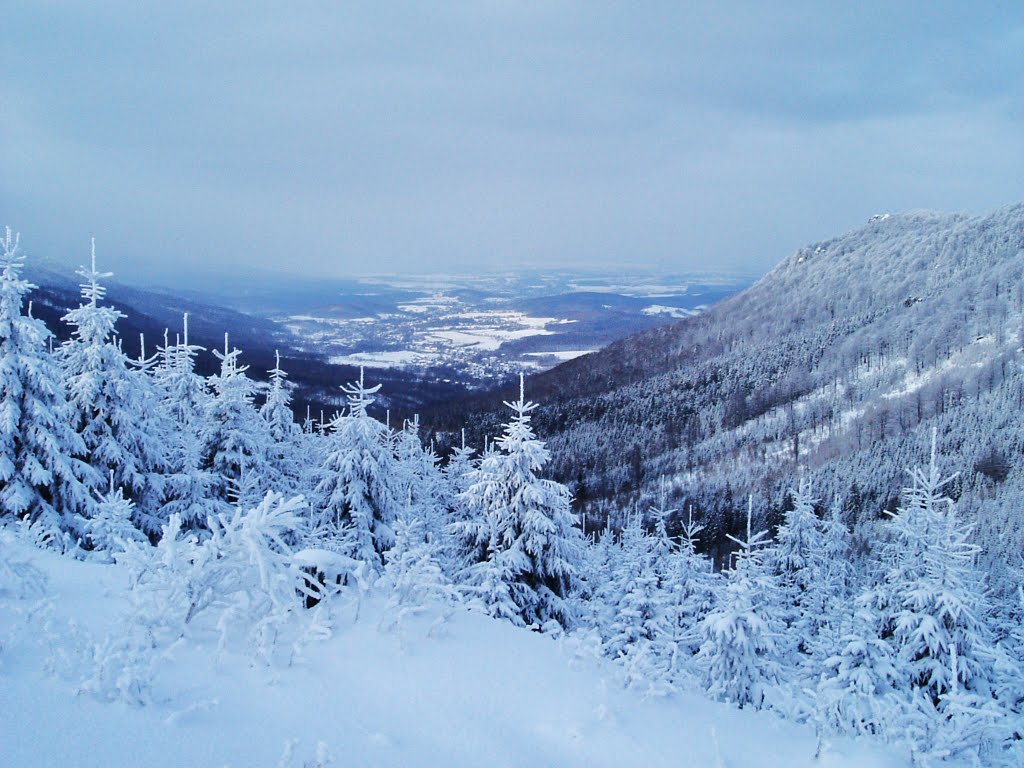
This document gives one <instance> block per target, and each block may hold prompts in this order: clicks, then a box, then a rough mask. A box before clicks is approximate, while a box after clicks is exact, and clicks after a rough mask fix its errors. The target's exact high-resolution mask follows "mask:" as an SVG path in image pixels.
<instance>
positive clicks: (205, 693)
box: [0, 539, 908, 768]
mask: <svg viewBox="0 0 1024 768" xmlns="http://www.w3.org/2000/svg"><path fill="white" fill-rule="evenodd" d="M0 546H2V547H3V548H4V549H3V552H2V553H0V556H2V557H4V558H5V561H6V562H8V563H10V562H14V561H20V560H26V559H27V560H31V562H32V563H33V564H34V565H35V567H36V568H38V569H39V570H40V571H41V572H42V573H43V574H44V575H45V578H46V581H47V584H48V586H47V593H48V598H47V600H46V601H40V599H39V598H38V597H29V598H15V597H13V596H12V595H10V594H4V593H3V592H2V591H0V642H2V645H0V707H2V709H3V712H4V717H3V720H2V724H0V755H2V760H0V762H2V764H3V766H5V768H29V767H31V768H36V767H37V766H97V768H98V767H99V766H103V768H116V767H117V766H149V767H151V768H159V767H161V766H167V767H168V768H171V767H172V766H173V767H175V768H177V767H179V766H195V767H198V766H211V767H218V768H219V767H220V766H235V767H236V768H243V767H244V768H257V767H259V766H268V768H270V767H272V766H304V765H317V764H318V763H317V758H318V755H319V758H321V762H322V763H324V764H332V765H337V766H368V767H369V766H374V767H378V766H581V767H583V766H588V767H589V766H609V767H611V766H615V767H616V768H618V767H620V766H673V767H674V768H680V767H686V766H694V767H695V768H697V767H700V768H704V767H705V766H708V767H709V768H754V766H758V767H761V766H763V767H765V768H770V767H771V766H778V767H779V768H799V766H831V767H834V768H843V767H846V766H849V767H850V768H853V767H854V766H856V767H857V768H871V767H872V766H879V767H881V766H892V767H894V768H895V767H896V766H904V765H907V764H908V763H907V761H905V760H904V759H903V757H902V756H901V755H900V754H898V753H895V752H894V751H893V750H892V748H885V747H882V746H880V745H877V744H873V743H870V742H851V741H847V740H834V741H832V742H830V743H829V744H827V745H826V746H825V748H824V750H823V752H822V755H821V756H820V758H818V759H815V751H816V749H817V740H816V738H815V734H814V732H813V731H812V730H811V729H810V728H808V727H805V726H799V725H794V724H792V723H787V722H784V721H782V720H780V719H778V718H777V717H776V716H774V715H772V714H770V713H767V712H753V711H741V710H737V709H735V708H733V707H730V706H728V705H725V704H719V703H715V702H711V701H709V700H707V699H705V698H703V697H700V696H697V695H676V696H671V697H651V698H645V697H644V696H643V695H642V694H641V693H639V692H635V691H631V690H625V689H624V688H623V686H622V684H621V682H620V678H619V668H618V667H617V666H615V665H613V664H612V663H611V662H609V661H607V660H602V659H597V658H594V657H593V656H592V655H590V654H589V653H587V652H585V651H584V650H583V646H582V645H581V644H580V643H577V642H575V641H573V640H572V639H562V640H556V639H552V638H551V637H549V636H543V635H538V634H536V633H532V632H529V631H527V630H523V629H518V628H516V627H513V626H512V625H510V624H508V623H505V622H500V621H496V620H493V619H489V618H487V617H485V616H482V615H479V614H475V613H470V612H468V611H466V610H464V609H459V610H457V611H456V612H455V613H454V614H453V615H451V617H450V618H449V619H448V620H447V621H446V622H445V623H443V624H442V625H440V626H438V625H436V623H435V620H436V618H437V614H436V613H435V614H433V615H425V616H419V617H416V618H415V619H413V620H411V621H409V622H407V623H406V624H405V625H404V627H403V628H402V629H401V630H391V629H382V628H381V617H382V611H383V607H384V601H383V599H382V598H380V597H374V596H373V594H372V593H371V594H370V595H369V596H367V597H364V598H363V599H362V600H361V601H357V600H356V599H355V596H354V595H352V596H346V595H340V596H337V597H336V598H335V599H334V602H333V603H330V604H324V605H323V607H322V614H323V615H322V618H321V624H322V627H321V630H320V631H321V632H322V634H325V635H326V634H328V633H329V637H325V638H321V639H316V640H315V641H311V642H307V643H306V644H305V645H304V646H303V647H302V649H301V653H300V654H298V655H297V656H296V657H295V658H294V659H293V660H292V663H291V664H290V665H289V664H284V663H275V664H272V665H269V666H268V665H267V664H265V663H263V662H262V661H261V662H257V661H255V660H254V658H253V657H252V656H251V655H250V654H249V653H246V652H243V651H240V650H238V649H230V648H229V649H221V650H218V643H217V639H216V632H215V631H214V628H213V627H210V626H202V625H200V626H197V627H195V628H194V629H193V630H192V631H191V632H190V633H189V634H188V635H186V637H185V638H184V639H182V640H181V641H179V642H178V643H177V644H176V645H175V646H173V647H172V648H171V649H170V650H169V651H168V653H167V656H166V658H165V659H164V660H163V661H161V663H160V664H159V667H158V673H157V675H156V677H155V679H154V683H153V687H152V694H151V699H150V700H149V701H148V702H147V703H145V704H142V705H134V704H128V703H125V702H124V701H119V700H115V701H106V700H102V699H100V698H97V696H96V695H95V694H93V693H88V692H76V689H78V688H79V687H81V682H80V679H79V676H80V675H82V674H83V673H84V670H83V669H81V668H79V667H78V663H77V662H74V659H75V654H76V653H77V651H75V650H74V649H73V646H74V645H75V644H76V642H78V641H80V640H81V638H82V637H86V636H88V637H89V638H92V639H100V638H103V637H104V636H106V635H107V634H110V633H116V632H117V631H118V627H119V626H120V623H119V622H120V621H121V618H120V617H121V616H122V615H123V614H124V612H125V610H126V608H127V601H126V586H127V574H126V570H125V569H124V568H123V567H121V566H116V565H100V564H95V563H84V562H79V561H75V560H72V559H70V558H65V557H62V556H60V555H58V554H55V553H52V552H44V551H35V550H32V549H30V548H28V547H26V546H25V545H23V544H21V543H17V544H15V543H12V541H11V540H10V539H5V540H3V541H0ZM359 603H361V605H360V604H359ZM46 605H49V606H50V607H49V608H47V607H46ZM307 613H309V612H307ZM357 614H358V615H357ZM324 627H326V628H327V629H324ZM87 687H88V686H87ZM325 758H327V759H331V762H327V761H326V760H325Z"/></svg>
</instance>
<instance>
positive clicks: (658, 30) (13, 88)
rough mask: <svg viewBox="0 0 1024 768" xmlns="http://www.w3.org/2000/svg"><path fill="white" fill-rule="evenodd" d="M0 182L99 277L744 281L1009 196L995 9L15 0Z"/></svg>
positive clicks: (1005, 79) (1016, 133) (1008, 77)
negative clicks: (894, 223)
mask: <svg viewBox="0 0 1024 768" xmlns="http://www.w3.org/2000/svg"><path fill="white" fill-rule="evenodd" d="M8 33H9V34H8V39H9V45H8V46H7V47H5V50H4V52H3V53H2V54H0V57H2V61H3V67H2V68H0V92H2V93H3V94H4V99H3V103H4V107H3V109H4V120H2V121H0V140H2V144H3V146H4V147H5V150H6V151H5V152H3V153H2V154H0V179H2V181H0V200H2V202H3V208H4V211H5V217H6V218H7V219H8V221H6V222H4V223H8V224H10V225H11V226H12V227H13V228H15V229H16V230H18V231H20V232H22V233H23V236H24V238H25V245H26V248H27V250H29V251H30V252H33V253H37V254H43V255H48V256H50V257H52V258H55V259H57V260H60V261H61V262H71V263H75V262H78V261H80V260H81V259H82V258H84V256H76V255H75V254H86V253H87V251H88V241H89V237H90V236H95V237H96V238H97V242H98V244H99V248H100V258H101V261H102V263H104V264H106V265H107V267H108V268H109V269H110V270H111V271H114V272H116V273H119V274H122V275H124V274H127V273H128V272H129V271H132V272H134V273H137V274H139V275H140V277H139V279H138V280H133V282H146V280H147V278H146V277H145V275H146V274H152V275H156V274H159V273H160V272H161V271H163V272H169V271H171V270H173V269H180V270H185V271H187V270H195V269H198V268H201V267H203V268H205V267H221V268H223V269H226V270H238V269H244V268H251V267H260V268H268V267H273V265H275V264H278V265H284V266H283V267H282V268H283V269H288V270H291V271H293V272H296V271H298V272H299V273H300V274H302V275H308V276H310V277H316V276H321V275H322V276H330V277H333V278H340V277H343V276H345V275H353V274H364V273H366V272H372V273H379V272H381V271H384V272H389V273H401V272H407V271H409V270H414V271H424V265H427V264H429V265H430V267H429V268H427V269H426V270H425V271H429V272H436V271H441V272H446V271H455V272H462V273H464V272H466V271H467V270H469V269H472V270H473V271H480V270H492V269H498V270H501V269H504V268H507V267H508V266H512V267H514V268H529V267H530V265H544V266H545V267H550V266H553V265H557V266H558V267H560V268H565V269H573V268H580V267H582V266H588V267H589V266H595V265H599V266H603V267H604V268H613V267H615V266H616V265H623V264H625V265H628V268H629V269H641V268H652V265H653V268H654V269H657V270H658V271H662V272H665V271H667V272H673V271H676V272H679V271H683V272H685V271H691V270H694V269H708V268H710V269H714V270H739V271H742V272H746V273H757V274H764V273H765V272H767V271H768V270H769V269H771V268H772V267H773V266H774V265H775V264H776V263H777V262H778V261H780V260H781V259H783V258H784V257H785V256H786V255H788V254H789V253H791V252H792V251H793V250H794V249H795V248H798V247H800V246H801V245H802V244H805V243H808V242H814V241H816V240H820V239H824V238H827V237H830V236H834V235H836V234H837V233H840V232H845V231H848V230H850V229H851V228H853V227H856V226H858V225H859V224H860V223H862V222H863V221H865V220H867V219H868V218H869V217H870V216H871V215H873V214H875V213H880V212H886V211H890V212H891V211H905V210H913V209H921V208H924V209H931V210H939V211H973V212H981V211H985V210H990V209H992V208H995V207H998V206H1000V205H1004V204H1006V203H1007V202H1010V201H1015V200H1019V199H1021V198H1022V197H1024V194H1022V189H1021V185H1020V181H1019V180H1020V179H1021V178H1024V124H1022V123H1024V120H1022V114H1021V112H1020V109H1019V105H1020V104H1021V103H1022V102H1024V62H1022V59H1021V57H1020V56H1019V51H1020V49H1021V47H1022V44H1024V9H1022V8H1020V7H1013V6H1007V7H1002V8H988V9H986V13H985V14H979V13H977V11H976V7H975V6H974V5H973V4H969V3H961V2H949V3H943V4H941V5H936V4H934V3H911V4H907V5H905V6H901V7H898V8H892V7H890V6H889V5H888V4H883V3H872V4H869V5H867V6H858V7H856V8H850V7H846V6H845V5H839V4H820V3H815V4H807V5H806V6H805V7H802V8H800V9H797V8H790V9H781V10H780V9H777V8H776V9H762V8H760V7H757V6H751V5H740V4H737V5H730V6H729V7H728V8H722V7H721V6H720V5H719V4H712V3H703V4H698V5H697V6H688V7H687V8H677V7H675V6H674V5H673V4H663V5H652V6H645V7H643V8H631V9H627V10H620V9H616V8H615V7H614V6H611V5H606V4H596V5H595V4H587V5H581V4H577V3H559V4H555V5H551V4H545V5H531V6H523V7H516V8H501V7H497V6H488V7H486V8H461V7H458V6H454V5H439V6H432V7H431V9H430V10H429V11H424V10H423V9H421V8H419V7H417V6H415V5H412V4H409V5H405V4H398V5H389V6H386V7H382V8H373V9H362V8H347V7H346V8H341V7H336V6H333V5H317V4H315V5H313V6H310V7H306V8H304V9H303V13H295V12H294V11H293V10H292V9H278V8H258V7H257V8H254V7H252V6H250V5H248V4H246V5H244V6H241V5H238V4H231V3H228V4H221V5H218V6H217V7H216V8H212V9H211V8H207V7H200V6H198V5H194V4H191V3H181V4H173V5H171V6H164V7H160V8H159V9H152V8H148V9H140V8H137V7H135V6H134V5H132V4H128V3H124V2H117V1H114V0H112V1H111V2H105V3H103V4H101V5H98V6H97V5H93V6H89V7H78V6H75V5H73V4H70V5H69V4H55V5H54V4H47V5H45V6H42V5H40V4H38V3H25V2H22V3H15V6H14V8H13V9H12V10H11V12H10V14H9V18H8Z"/></svg>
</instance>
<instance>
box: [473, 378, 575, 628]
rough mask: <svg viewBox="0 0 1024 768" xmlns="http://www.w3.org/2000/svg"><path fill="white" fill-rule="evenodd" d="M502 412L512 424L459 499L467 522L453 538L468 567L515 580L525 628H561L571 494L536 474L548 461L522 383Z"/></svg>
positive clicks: (571, 561)
mask: <svg viewBox="0 0 1024 768" xmlns="http://www.w3.org/2000/svg"><path fill="white" fill-rule="evenodd" d="M505 405H506V406H507V407H508V408H510V409H511V410H512V412H513V417H512V420H511V421H510V422H508V423H507V424H506V425H505V427H504V431H503V433H502V436H501V437H499V438H498V439H497V440H496V441H495V442H496V446H497V450H495V451H494V452H493V453H490V454H488V455H486V456H484V458H483V459H482V460H481V462H480V466H479V468H477V469H476V470H475V471H474V472H473V474H472V478H473V483H472V485H471V486H470V488H469V489H468V490H467V491H466V492H465V493H464V494H463V499H464V500H465V503H466V506H467V509H468V511H469V514H470V519H468V520H466V521H465V522H462V523H456V524H455V525H454V526H453V528H454V532H455V534H456V536H457V537H458V538H459V539H460V540H461V542H462V545H463V551H464V552H465V553H466V557H467V560H468V563H467V564H468V565H470V566H472V565H475V564H477V563H480V562H482V561H484V560H492V561H494V562H495V563H497V564H500V566H501V568H502V569H503V570H504V573H505V574H506V577H510V578H511V579H512V581H511V583H510V584H509V585H508V586H509V589H510V592H511V595H512V599H513V600H514V602H515V604H516V606H517V607H518V611H519V615H520V616H521V618H522V620H523V621H524V622H526V623H527V624H537V625H543V624H544V623H545V622H547V621H549V620H551V619H554V620H556V621H558V622H560V623H561V624H562V625H563V626H566V625H568V624H570V623H571V621H572V610H571V608H570V606H569V604H568V600H567V599H568V598H569V597H570V595H571V594H572V593H573V591H574V589H575V587H576V582H577V579H578V570H579V567H580V565H581V562H582V554H583V537H582V534H581V533H580V531H579V529H577V528H576V527H575V522H576V518H575V515H573V513H572V509H571V506H570V503H571V497H570V495H569V491H568V489H567V488H566V487H565V486H564V485H562V484H561V483H557V482H555V481H553V480H547V479H542V478H540V477H538V475H537V473H538V472H540V471H541V470H542V469H543V468H544V466H545V465H546V464H547V462H548V460H549V458H550V454H549V452H548V450H547V448H546V447H545V445H544V443H543V442H542V441H540V440H538V439H537V438H536V436H535V435H534V432H533V428H532V427H531V425H530V419H531V416H530V414H531V413H532V412H533V411H534V410H535V409H536V408H537V405H536V404H535V403H531V402H528V401H527V400H526V398H525V394H524V392H523V381H522V378H520V388H519V399H518V400H516V401H515V402H511V403H510V402H506V403H505ZM472 572H473V573H476V572H477V571H472ZM467 573H469V572H467Z"/></svg>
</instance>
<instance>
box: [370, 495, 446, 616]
mask: <svg viewBox="0 0 1024 768" xmlns="http://www.w3.org/2000/svg"><path fill="white" fill-rule="evenodd" d="M394 527H395V543H394V545H393V546H392V547H391V549H389V550H387V551H386V552H385V553H384V579H383V581H384V584H383V586H384V588H385V589H387V590H388V591H389V593H390V595H389V597H388V604H387V608H386V610H385V616H384V619H383V620H382V624H383V625H384V626H388V627H401V625H402V623H403V621H404V620H405V619H406V618H408V617H410V616H414V615H416V614H418V613H421V612H423V611H424V610H426V609H427V608H428V607H429V606H431V605H435V606H441V607H445V606H447V605H449V604H450V603H451V602H452V601H454V600H455V599H457V596H458V593H457V592H456V590H455V589H454V588H453V587H452V586H451V584H449V583H448V579H447V578H446V577H445V575H444V571H443V570H442V569H441V564H440V557H441V550H440V547H439V545H438V544H437V543H435V542H432V541H431V540H430V539H429V538H428V537H427V534H426V528H425V526H424V525H423V522H422V521H420V520H417V519H415V518H413V517H407V516H405V515H403V516H401V517H399V518H398V520H396V521H395V526H394Z"/></svg>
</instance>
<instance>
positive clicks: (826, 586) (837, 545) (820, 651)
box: [802, 498, 854, 669]
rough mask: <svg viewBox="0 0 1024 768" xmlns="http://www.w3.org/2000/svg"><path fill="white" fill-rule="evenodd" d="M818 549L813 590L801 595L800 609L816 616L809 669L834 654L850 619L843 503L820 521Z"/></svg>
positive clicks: (850, 583)
mask: <svg viewBox="0 0 1024 768" xmlns="http://www.w3.org/2000/svg"><path fill="white" fill-rule="evenodd" d="M821 529H822V530H821V535H822V543H821V550H820V551H819V552H817V553H816V554H815V558H816V560H817V563H818V565H817V569H816V570H817V575H816V577H815V578H816V579H817V581H816V584H815V586H814V589H812V590H809V591H808V592H807V593H806V594H805V596H804V602H803V606H802V608H803V610H804V614H805V615H806V616H808V617H817V618H816V619H815V623H816V626H817V629H816V635H815V636H814V637H812V638H811V641H810V643H809V644H808V647H809V648H810V651H811V655H812V657H813V664H812V668H815V667H816V668H818V669H820V667H821V664H822V663H823V662H824V661H825V660H826V659H828V658H829V657H830V656H832V655H833V654H834V653H835V652H836V648H837V647H838V646H839V642H840V640H841V636H840V633H841V631H842V628H843V625H844V621H845V620H846V618H847V617H848V616H849V611H850V608H849V603H850V597H851V595H852V590H853V581H854V568H853V564H852V563H851V562H850V549H851V536H850V530H849V528H847V527H846V524H845V523H844V522H843V518H842V504H841V503H840V501H839V499H838V498H837V499H835V500H834V501H833V504H832V507H831V509H830V510H829V513H828V515H827V516H826V517H825V519H824V520H822V521H821Z"/></svg>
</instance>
